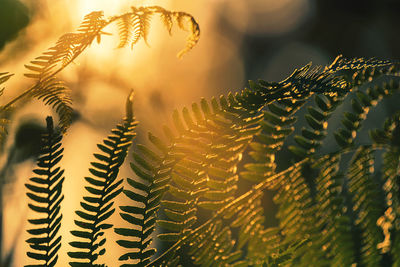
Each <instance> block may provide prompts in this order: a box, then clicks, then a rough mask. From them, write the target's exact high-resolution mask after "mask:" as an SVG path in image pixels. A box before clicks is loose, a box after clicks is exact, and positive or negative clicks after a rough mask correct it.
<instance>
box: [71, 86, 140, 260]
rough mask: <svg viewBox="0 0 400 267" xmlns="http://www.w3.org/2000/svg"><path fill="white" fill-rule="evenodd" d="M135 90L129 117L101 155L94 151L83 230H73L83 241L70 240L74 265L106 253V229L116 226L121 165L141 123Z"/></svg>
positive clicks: (78, 223)
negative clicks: (112, 219)
mask: <svg viewBox="0 0 400 267" xmlns="http://www.w3.org/2000/svg"><path fill="white" fill-rule="evenodd" d="M132 96H133V95H132V93H131V95H130V96H129V97H128V100H127V112H126V113H127V117H126V118H125V119H124V121H123V124H118V125H117V127H116V129H113V130H112V131H111V132H112V134H111V135H109V136H108V138H106V139H105V140H104V141H103V144H98V145H97V146H98V148H99V149H100V150H101V154H97V153H96V154H94V156H95V158H96V159H97V160H98V161H97V162H92V163H91V165H92V168H90V169H89V171H90V173H91V174H92V177H85V180H86V181H87V182H88V183H89V185H88V186H86V187H85V189H86V191H87V193H88V195H87V196H85V197H83V201H82V202H81V208H82V209H81V210H78V211H76V214H77V215H78V216H79V219H78V220H75V225H76V226H77V227H78V229H79V230H74V231H71V233H72V235H73V236H74V237H76V238H78V239H77V240H79V241H73V242H70V245H71V246H72V247H73V248H74V249H75V251H72V252H68V255H69V256H70V257H71V258H73V259H74V260H76V261H74V262H70V265H71V266H92V265H93V264H94V262H95V261H96V260H97V259H98V256H100V255H103V254H104V253H105V248H103V246H104V243H105V242H106V239H105V238H104V237H103V235H104V230H106V229H109V228H111V227H112V224H110V223H108V222H107V219H108V218H109V217H110V216H111V215H112V214H113V213H114V211H115V209H114V208H113V204H114V202H113V201H114V199H115V198H116V197H117V196H118V195H119V194H120V193H121V192H122V190H123V188H122V182H123V180H122V179H117V176H118V172H119V168H120V167H121V165H122V163H123V162H124V160H125V157H126V154H127V151H128V149H129V147H130V146H131V143H132V138H133V137H134V136H135V133H134V128H135V126H136V125H137V122H136V121H135V120H134V117H133V113H132Z"/></svg>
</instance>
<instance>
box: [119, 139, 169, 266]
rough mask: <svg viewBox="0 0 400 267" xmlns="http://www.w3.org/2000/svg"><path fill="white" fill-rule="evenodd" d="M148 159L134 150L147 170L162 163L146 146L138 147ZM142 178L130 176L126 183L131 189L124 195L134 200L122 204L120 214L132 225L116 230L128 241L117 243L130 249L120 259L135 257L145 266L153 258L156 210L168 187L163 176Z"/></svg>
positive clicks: (135, 263)
mask: <svg viewBox="0 0 400 267" xmlns="http://www.w3.org/2000/svg"><path fill="white" fill-rule="evenodd" d="M138 149H139V150H142V151H143V152H144V154H147V157H146V158H143V157H140V156H139V155H138V154H136V153H134V154H133V157H134V158H135V159H136V160H137V162H138V163H140V165H141V166H142V167H143V168H145V169H146V170H147V171H149V170H150V169H151V167H150V166H151V164H155V163H156V164H160V161H159V158H158V157H154V155H153V154H151V153H150V155H149V153H148V152H149V151H148V150H146V148H145V147H143V146H138ZM150 162H151V163H150ZM131 166H132V170H134V171H135V170H138V168H139V167H138V166H135V163H131ZM141 178H146V179H141V180H133V179H130V178H128V179H127V182H128V184H129V185H130V187H131V189H130V190H128V189H126V190H124V194H125V195H126V196H127V197H128V198H129V199H130V200H131V201H133V203H134V204H133V205H131V206H120V210H121V211H122V212H121V213H120V215H121V217H122V218H123V219H124V220H125V221H126V222H128V223H129V224H130V225H131V226H130V228H115V229H114V231H115V232H116V233H117V234H119V235H121V236H122V237H124V238H126V237H129V240H126V239H122V240H118V241H117V243H118V244H119V245H120V246H121V247H123V248H126V249H129V250H130V251H129V252H127V253H125V254H123V255H122V256H121V257H120V258H119V260H120V261H127V260H133V261H134V263H133V264H134V265H135V266H144V265H146V264H147V263H148V262H149V261H150V257H151V256H152V255H153V254H154V253H155V249H154V248H150V245H151V243H152V237H151V235H152V233H153V232H154V230H155V223H156V211H157V210H158V207H159V205H160V199H161V196H162V194H163V193H164V192H165V190H166V189H167V188H166V187H165V186H163V185H165V183H163V179H162V178H158V179H156V180H152V179H149V178H150V177H149V176H141ZM121 266H132V264H129V263H128V264H123V265H121Z"/></svg>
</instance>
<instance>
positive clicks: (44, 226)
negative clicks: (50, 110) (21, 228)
mask: <svg viewBox="0 0 400 267" xmlns="http://www.w3.org/2000/svg"><path fill="white" fill-rule="evenodd" d="M46 120H47V132H46V134H44V136H43V139H42V142H43V144H42V148H41V154H40V156H39V159H38V161H37V165H38V167H37V168H36V169H35V170H34V171H33V172H34V173H35V174H36V175H38V176H37V177H32V178H30V179H29V183H27V184H25V186H26V187H27V189H28V192H27V196H28V197H29V198H30V200H31V203H29V204H28V206H29V208H30V209H32V210H33V211H34V212H35V213H37V214H40V216H39V217H36V218H33V219H29V220H28V222H29V223H30V224H31V225H32V226H33V228H31V229H29V230H28V233H29V234H30V238H29V239H28V240H26V242H27V243H28V244H29V246H30V249H31V251H29V252H27V255H28V256H29V257H30V258H31V259H34V260H36V263H35V264H32V265H29V266H55V265H56V263H57V260H58V254H57V253H58V250H59V249H60V247H61V236H60V235H58V230H59V229H60V227H61V219H62V215H61V213H60V204H61V202H62V200H63V199H64V195H63V194H62V184H63V181H64V177H63V173H64V170H62V169H60V167H58V165H59V164H58V163H59V162H60V160H61V158H62V152H63V148H61V143H60V142H61V135H60V134H58V133H56V132H55V130H54V128H53V120H52V118H51V117H47V119H46Z"/></svg>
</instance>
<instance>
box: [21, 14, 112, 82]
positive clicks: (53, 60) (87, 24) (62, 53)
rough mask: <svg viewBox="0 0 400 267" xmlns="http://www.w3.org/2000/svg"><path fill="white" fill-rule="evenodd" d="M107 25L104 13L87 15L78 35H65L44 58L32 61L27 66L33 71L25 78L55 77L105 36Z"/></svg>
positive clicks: (44, 54) (41, 79)
mask: <svg viewBox="0 0 400 267" xmlns="http://www.w3.org/2000/svg"><path fill="white" fill-rule="evenodd" d="M107 24H108V23H107V21H106V20H105V19H104V17H103V12H99V11H96V12H92V13H90V14H88V15H86V16H85V18H84V20H83V22H82V24H81V26H80V27H79V29H78V32H77V33H67V34H64V35H63V36H61V37H60V38H59V39H58V41H57V43H56V44H55V45H54V46H52V47H50V48H49V49H48V50H47V51H46V52H44V53H43V55H42V56H39V57H37V58H36V59H35V60H34V61H31V64H30V65H25V67H26V68H27V69H28V70H30V71H32V72H31V73H27V74H25V76H26V77H29V78H35V79H38V80H39V81H43V80H47V79H49V78H51V77H53V76H54V75H55V74H57V73H58V72H60V71H61V70H62V69H63V68H65V67H66V66H67V65H68V64H69V63H71V62H72V61H73V60H74V59H75V58H76V57H77V56H79V55H80V54H81V53H82V52H83V51H84V50H85V49H86V48H87V47H88V46H89V45H90V44H91V43H92V42H93V40H94V39H95V38H100V36H101V34H103V33H102V32H101V30H102V29H103V28H104V27H105V26H106V25H107ZM39 87H40V86H39Z"/></svg>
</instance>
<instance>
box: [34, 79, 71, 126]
mask: <svg viewBox="0 0 400 267" xmlns="http://www.w3.org/2000/svg"><path fill="white" fill-rule="evenodd" d="M32 94H33V96H34V97H36V98H38V99H40V100H42V101H43V102H44V103H45V104H46V105H50V106H52V107H53V109H54V110H55V111H56V112H57V114H58V116H59V119H60V123H59V124H60V128H61V130H62V131H63V132H65V131H66V129H67V128H68V126H69V125H70V124H71V119H72V112H73V109H72V107H71V105H72V100H71V98H70V89H69V88H68V87H66V85H65V84H64V83H63V82H61V81H57V80H56V79H55V78H51V79H49V80H47V81H43V83H42V89H41V90H35V91H33V92H32Z"/></svg>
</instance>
